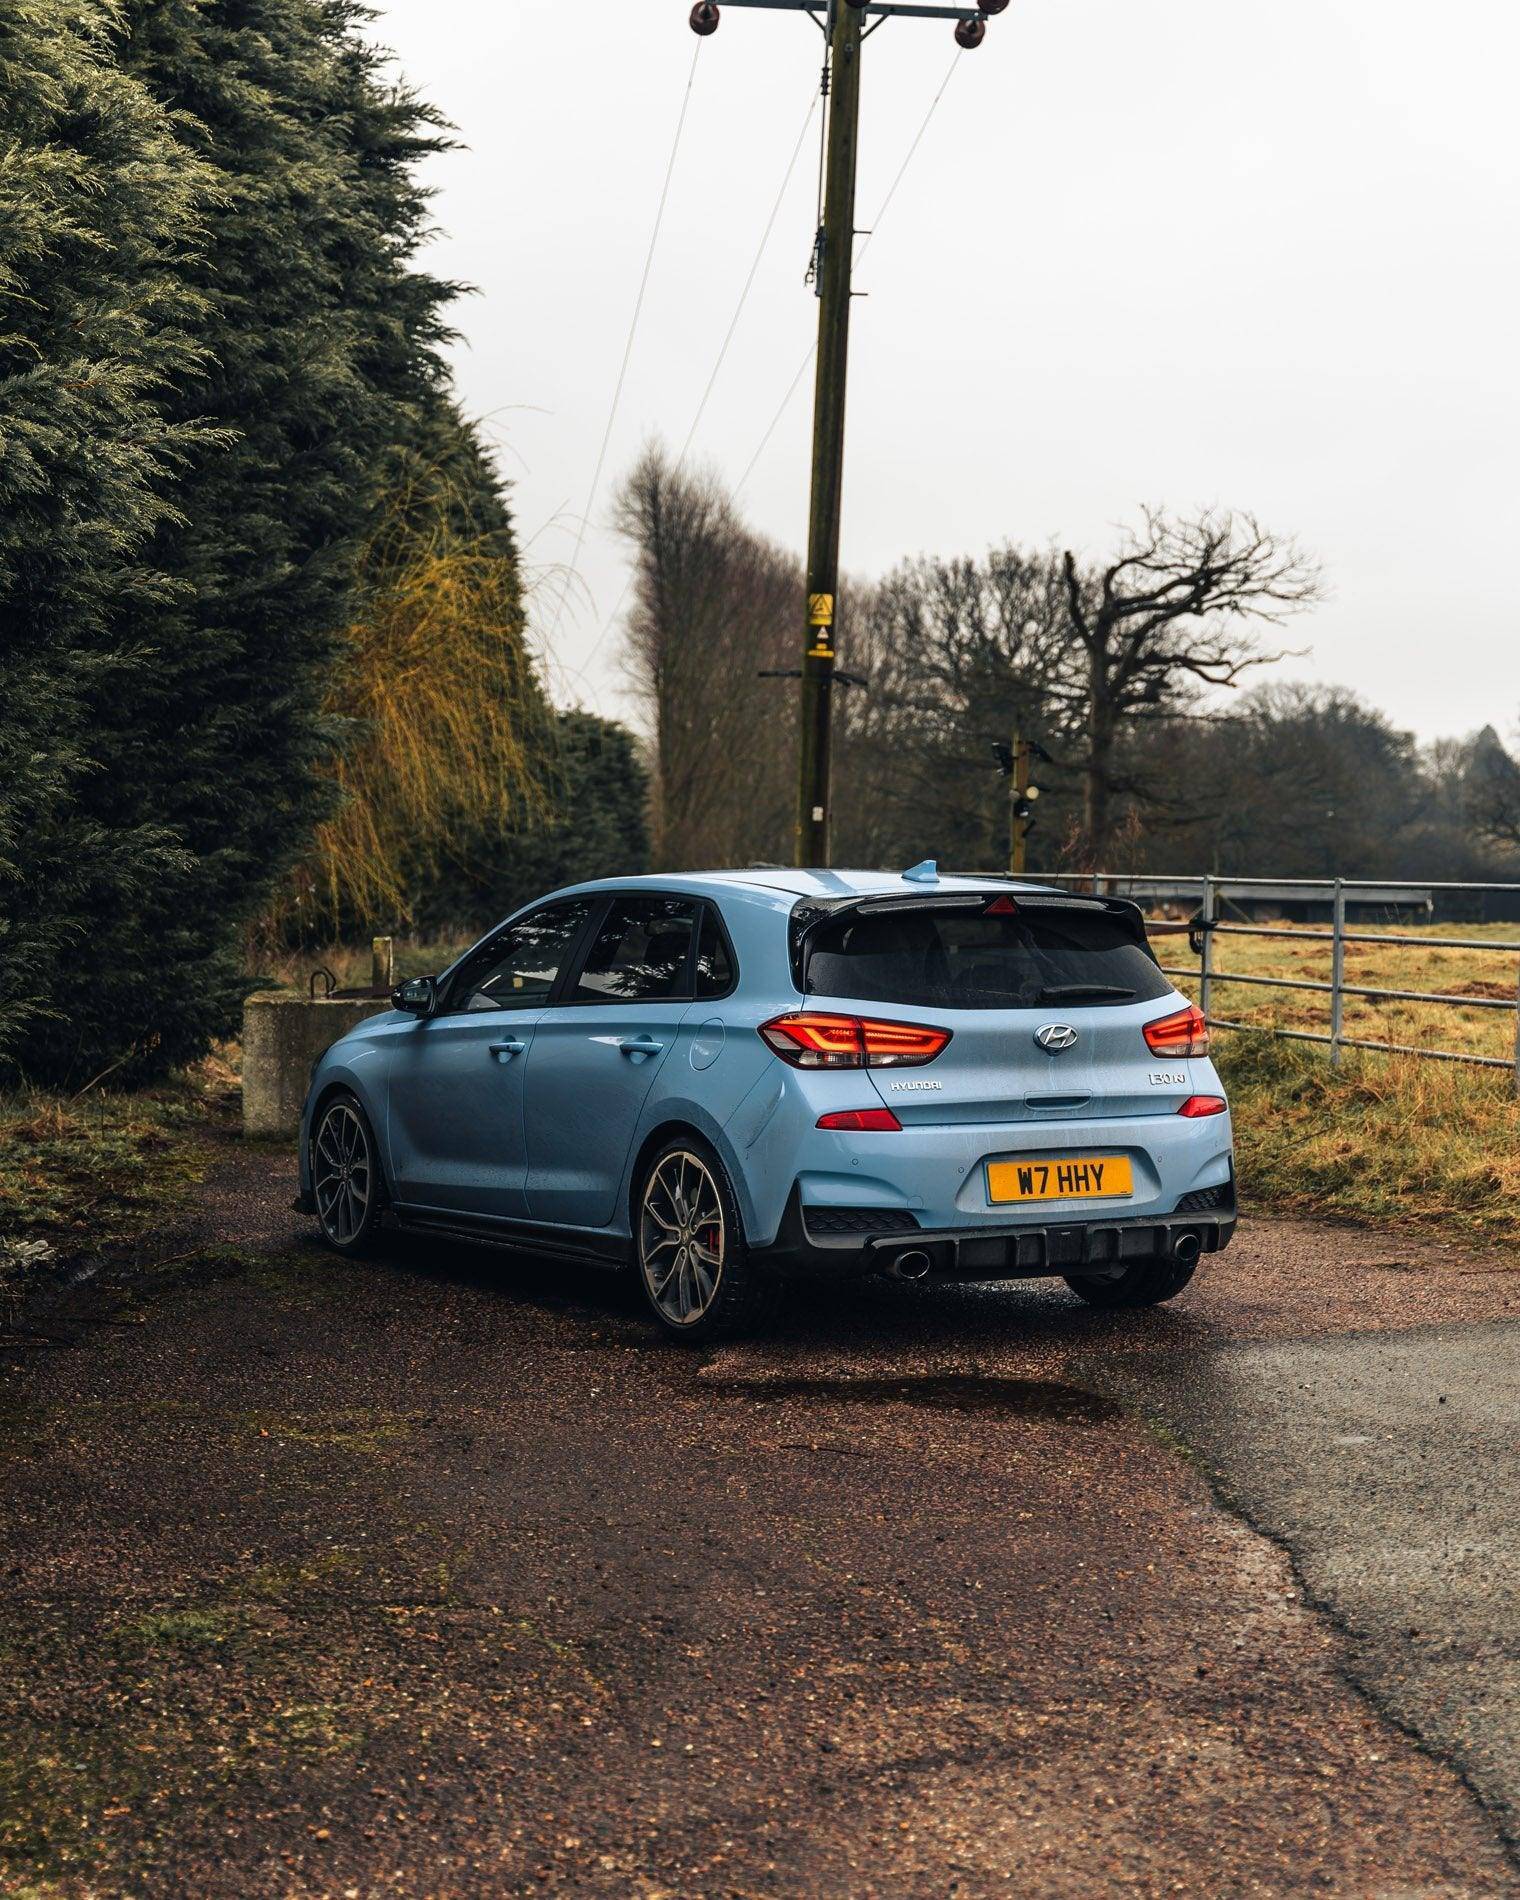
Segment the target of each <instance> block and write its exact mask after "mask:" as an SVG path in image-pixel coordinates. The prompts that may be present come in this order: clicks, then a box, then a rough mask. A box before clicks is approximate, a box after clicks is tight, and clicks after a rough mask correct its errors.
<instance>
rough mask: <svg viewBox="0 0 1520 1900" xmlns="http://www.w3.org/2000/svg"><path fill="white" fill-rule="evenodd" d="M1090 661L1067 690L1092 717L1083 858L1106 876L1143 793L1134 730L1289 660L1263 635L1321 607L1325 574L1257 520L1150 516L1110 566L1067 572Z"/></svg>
mask: <svg viewBox="0 0 1520 1900" xmlns="http://www.w3.org/2000/svg"><path fill="white" fill-rule="evenodd" d="M1062 569H1063V573H1064V578H1065V595H1066V616H1067V623H1068V627H1069V629H1070V635H1071V639H1072V642H1073V644H1074V646H1075V648H1076V656H1075V657H1076V658H1077V660H1078V662H1079V665H1078V669H1077V676H1076V677H1075V678H1070V679H1064V680H1062V681H1061V682H1059V684H1058V689H1057V690H1058V691H1060V692H1061V693H1062V694H1064V695H1065V696H1067V697H1068V698H1072V699H1075V701H1076V702H1077V703H1078V704H1079V705H1080V707H1081V713H1082V725H1083V734H1082V753H1081V766H1082V773H1083V801H1082V855H1083V857H1084V858H1085V859H1086V861H1087V862H1088V863H1089V864H1090V865H1092V866H1093V867H1095V868H1096V866H1097V865H1098V862H1099V860H1100V859H1101V858H1102V857H1103V855H1104V853H1105V852H1106V851H1107V850H1108V848H1109V845H1110V843H1111V841H1112V838H1113V831H1114V801H1115V799H1116V797H1117V796H1119V795H1122V794H1123V793H1125V792H1129V791H1134V790H1136V789H1137V786H1136V785H1135V784H1134V783H1133V782H1132V781H1131V779H1130V778H1129V777H1128V776H1127V775H1126V773H1125V771H1124V769H1123V766H1122V764H1121V757H1122V753H1121V744H1120V741H1121V737H1122V734H1123V732H1124V729H1125V724H1126V721H1128V720H1131V719H1133V718H1135V717H1136V716H1138V715H1143V714H1145V713H1147V712H1150V711H1171V712H1175V711H1178V710H1180V709H1181V708H1182V707H1184V706H1185V705H1186V704H1187V703H1188V702H1189V701H1190V700H1191V699H1192V698H1193V697H1195V696H1196V694H1197V693H1198V691H1199V690H1200V689H1201V688H1203V687H1205V686H1233V685H1235V684H1236V682H1237V681H1238V680H1239V679H1240V678H1241V676H1242V674H1244V673H1246V672H1248V671H1249V670H1250V669H1251V668H1253V667H1258V666H1266V665H1269V664H1271V663H1272V662H1273V661H1276V660H1280V659H1283V658H1285V657H1287V656H1286V652H1285V651H1278V650H1271V649H1268V648H1264V647H1263V646H1262V645H1261V643H1260V641H1259V640H1258V638H1257V635H1256V631H1255V629H1256V627H1257V626H1260V625H1267V626H1276V625H1280V624H1281V623H1282V622H1283V621H1284V620H1286V619H1287V618H1288V617H1289V616H1290V615H1291V614H1294V613H1296V612H1298V611H1299V610H1300V609H1302V608H1304V607H1307V606H1309V605H1310V604H1312V603H1313V602H1314V601H1317V600H1318V599H1320V598H1321V594H1322V582H1321V577H1320V570H1319V568H1318V565H1317V564H1316V563H1315V562H1314V561H1312V560H1310V559H1309V558H1308V557H1307V556H1305V555H1304V554H1303V553H1302V552H1301V551H1300V549H1299V548H1298V546H1297V545H1296V543H1295V542H1293V541H1292V540H1286V539H1282V538H1280V537H1278V536H1275V535H1272V534H1270V533H1268V532H1267V530H1266V529H1264V528H1263V527H1261V526H1260V524H1259V523H1258V522H1257V521H1256V520H1255V519H1254V518H1253V517H1252V516H1250V515H1233V514H1229V513H1226V512H1219V511H1216V510H1207V511H1205V512H1203V513H1200V514H1198V515H1195V516H1171V515H1168V514H1166V513H1165V512H1164V511H1163V510H1161V509H1156V508H1152V509H1147V510H1146V511H1145V515H1144V518H1143V521H1142V523H1141V526H1140V527H1139V528H1137V529H1135V530H1132V531H1131V532H1129V533H1128V534H1127V535H1126V537H1125V539H1124V542H1123V544H1122V545H1121V547H1120V549H1119V552H1118V555H1117V557H1116V558H1115V559H1114V560H1112V561H1111V562H1109V563H1108V565H1107V566H1103V567H1099V568H1095V569H1094V568H1086V567H1083V566H1081V565H1079V564H1078V562H1077V559H1076V557H1075V556H1074V555H1073V554H1071V553H1069V552H1068V553H1067V554H1066V555H1065V557H1064V560H1063V562H1062Z"/></svg>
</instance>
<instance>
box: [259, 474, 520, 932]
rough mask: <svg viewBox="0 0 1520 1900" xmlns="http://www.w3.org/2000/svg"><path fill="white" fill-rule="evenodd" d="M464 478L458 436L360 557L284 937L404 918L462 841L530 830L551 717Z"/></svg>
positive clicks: (497, 553)
mask: <svg viewBox="0 0 1520 1900" xmlns="http://www.w3.org/2000/svg"><path fill="white" fill-rule="evenodd" d="M461 464H463V465H461ZM471 473H472V471H471V470H470V468H469V457H468V454H467V442H466V448H465V449H464V450H461V451H460V452H459V453H457V454H456V455H455V456H454V457H453V458H452V461H451V464H449V465H445V466H438V467H434V468H431V469H427V470H424V471H423V472H421V473H420V474H419V475H418V476H416V477H415V478H414V479H412V480H410V481H408V482H405V483H404V484H402V485H401V486H400V487H399V488H398V489H397V490H396V491H395V492H394V493H393V494H392V496H391V497H390V500H389V503H388V506H387V510H386V513H385V515H384V517H383V519H382V520H381V522H380V524H379V526H378V527H377V529H376V531H375V533H374V535H373V536H372V538H371V540H370V542H369V544H368V546H367V547H366V549H365V552H364V555H363V558H362V559H361V561H360V564H359V579H360V584H361V593H360V597H359V609H358V611H357V612H356V613H355V615H354V617H353V618H352V619H351V620H350V621H349V623H348V624H347V625H346V626H345V627H344V629H343V630H342V633H341V635H340V637H339V640H338V643H337V648H336V651H335V653H334V655H333V660H332V663H331V665H330V667H329V669H328V674H327V692H326V696H325V699H324V702H323V713H324V716H325V718H326V720H327V722H328V725H329V728H330V729H331V730H333V731H334V732H335V733H336V734H337V735H338V736H339V743H338V745H337V747H336V749H335V751H334V752H333V754H332V755H331V757H330V758H329V759H328V761H327V762H326V763H325V764H324V766H323V767H322V768H321V769H322V772H323V774H324V777H325V778H326V780H327V782H328V785H329V788H330V791H331V794H332V796H331V798H330V800H329V804H330V807H331V815H330V816H329V817H328V818H327V819H325V820H324V821H323V822H322V823H321V824H320V825H319V826H318V827H317V830H316V833H315V836H314V838H313V840H312V842H311V844H310V847H309V849H308V850H307V852H306V853H305V854H304V856H303V857H302V859H301V861H300V862H299V864H298V865H297V866H296V868H295V871H294V873H293V875H292V877H291V878H290V880H289V883H288V886H287V888H286V890H285V892H284V893H283V895H282V897H281V898H280V900H279V901H278V902H277V904H276V906H275V909H274V912H273V919H272V921H273V922H274V924H275V926H276V927H277V929H279V930H280V931H282V932H284V933H287V934H288V933H290V932H292V931H294V932H296V933H297V934H299V935H303V936H310V935H312V934H324V933H325V934H331V933H333V932H336V931H341V930H342V929H343V928H344V927H346V926H349V925H363V926H369V925H372V924H381V923H407V922H410V921H412V919H413V917H414V915H415V911H416V906H417V904H418V902H419V900H420V899H422V898H425V896H426V894H427V893H428V892H429V891H431V890H432V889H433V887H434V886H435V885H436V884H437V882H438V881H439V877H440V873H441V872H442V871H443V869H444V867H445V866H446V865H447V864H448V863H449V861H450V859H451V858H452V857H453V856H454V855H455V854H456V853H457V852H458V851H460V850H461V849H464V848H468V846H467V844H466V841H472V842H476V844H477V848H478V841H479V840H480V839H482V838H483V837H486V836H489V835H490V834H491V833H493V832H494V833H496V834H497V835H498V836H500V837H501V838H502V839H504V840H506V839H511V838H514V837H516V836H517V835H518V834H520V833H522V832H523V831H531V830H533V829H534V828H536V827H538V826H540V825H541V824H543V823H544V822H545V819H546V816H547V813H546V805H545V799H544V795H543V786H544V778H545V773H544V763H545V756H546V753H547V751H548V749H549V745H550V738H551V732H552V720H551V716H550V713H549V709H548V705H547V702H546V701H545V699H544V696H543V693H542V690H541V688H540V685H539V681H538V676H537V673H536V671H535V669H534V666H533V662H532V658H531V655H530V653H529V651H528V647H527V642H526V631H525V628H526V621H525V615H524V611H523V601H522V592H521V578H520V570H519V566H518V561H517V554H516V549H515V547H514V545H513V541H512V536H511V532H510V528H509V526H508V524H507V521H506V517H505V512H504V510H502V509H500V508H498V509H497V510H496V511H495V519H494V523H493V520H492V514H493V511H492V508H491V505H490V488H489V486H488V485H485V484H483V483H482V482H481V481H480V480H479V479H471V478H470V477H471Z"/></svg>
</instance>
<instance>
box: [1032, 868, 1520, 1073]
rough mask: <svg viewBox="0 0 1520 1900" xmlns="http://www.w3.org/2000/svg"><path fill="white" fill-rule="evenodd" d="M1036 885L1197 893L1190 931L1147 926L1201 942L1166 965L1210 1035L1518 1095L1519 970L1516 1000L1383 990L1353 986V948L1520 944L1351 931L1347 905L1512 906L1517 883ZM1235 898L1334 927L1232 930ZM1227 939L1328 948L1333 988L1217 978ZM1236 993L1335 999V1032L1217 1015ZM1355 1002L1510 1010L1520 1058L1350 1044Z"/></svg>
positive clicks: (1139, 881) (1047, 878)
mask: <svg viewBox="0 0 1520 1900" xmlns="http://www.w3.org/2000/svg"><path fill="white" fill-rule="evenodd" d="M1031 881H1032V882H1040V883H1049V884H1067V885H1076V886H1080V887H1081V888H1083V889H1085V890H1092V891H1097V892H1102V893H1104V894H1107V895H1112V896H1123V897H1132V898H1135V899H1136V900H1139V899H1140V898H1142V897H1143V896H1145V895H1147V894H1149V895H1150V896H1151V897H1152V899H1153V900H1158V899H1159V900H1160V901H1165V902H1177V901H1179V900H1182V901H1189V894H1190V893H1191V892H1195V891H1196V893H1197V896H1198V909H1197V911H1196V913H1195V914H1194V916H1193V917H1192V918H1190V919H1189V920H1188V921H1187V922H1186V923H1173V922H1169V921H1168V920H1166V919H1162V918H1156V917H1150V918H1148V919H1147V922H1148V924H1149V927H1150V929H1151V931H1152V933H1153V934H1158V935H1162V934H1165V935H1183V934H1186V935H1189V936H1190V937H1192V938H1195V939H1196V948H1197V949H1198V963H1197V966H1196V968H1191V969H1181V968H1178V967H1177V966H1176V965H1174V964H1167V963H1163V964H1162V965H1161V968H1162V969H1163V970H1164V971H1165V972H1166V974H1167V975H1168V976H1172V977H1184V978H1187V979H1188V980H1190V981H1192V982H1196V983H1197V985H1198V1002H1199V1007H1200V1008H1201V1009H1202V1011H1203V1013H1204V1015H1205V1016H1206V1017H1207V1018H1208V1021H1209V1025H1210V1027H1211V1028H1215V1029H1231V1030H1236V1031H1241V1032H1244V1033H1246V1034H1250V1035H1265V1036H1280V1037H1282V1038H1284V1039H1286V1040H1288V1041H1291V1042H1313V1043H1319V1044H1321V1045H1322V1046H1324V1047H1326V1048H1328V1049H1329V1051H1330V1061H1331V1063H1332V1064H1333V1065H1334V1066H1335V1067H1337V1068H1338V1067H1339V1066H1340V1060H1341V1051H1342V1050H1344V1049H1371V1050H1375V1051H1377V1052H1378V1053H1380V1054H1384V1055H1404V1056H1416V1057H1418V1058H1419V1059H1420V1060H1422V1061H1426V1062H1463V1063H1468V1064H1470V1065H1472V1066H1473V1067H1475V1068H1482V1069H1505V1070H1508V1071H1510V1072H1512V1073H1513V1076H1514V1088H1515V1093H1516V1095H1517V1096H1520V963H1517V966H1516V983H1515V994H1514V996H1513V997H1505V996H1459V995H1453V994H1451V993H1450V992H1447V991H1439V990H1396V989H1381V988H1376V987H1373V986H1370V985H1368V984H1365V983H1348V982H1347V981H1346V946H1347V945H1348V944H1399V943H1404V944H1411V945H1416V946H1418V947H1419V948H1421V949H1427V950H1477V951H1482V952H1484V953H1485V954H1486V955H1490V956H1494V955H1501V956H1502V955H1512V956H1515V957H1517V958H1520V941H1515V942H1496V941H1495V940H1494V939H1493V938H1491V937H1457V936H1451V937H1433V936H1425V935H1421V934H1419V933H1417V932H1411V931H1397V930H1375V931H1370V930H1354V929H1348V928H1347V926H1346V911H1347V905H1348V903H1353V904H1354V903H1360V904H1362V905H1368V904H1371V905H1374V906H1375V905H1383V906H1386V907H1388V908H1395V909H1411V908H1416V909H1425V910H1427V911H1429V910H1430V909H1432V908H1433V899H1434V894H1435V893H1436V892H1438V891H1439V892H1456V891H1461V892H1478V891H1482V892H1490V891H1502V892H1504V893H1506V894H1507V895H1508V896H1510V897H1511V898H1520V884H1498V883H1490V884H1462V883H1442V882H1430V881H1428V880H1424V879H1422V880H1420V881H1418V882H1417V883H1410V884H1396V883H1390V881H1389V880H1388V879H1386V878H1382V879H1375V880H1374V879H1364V878H1340V877H1335V878H1255V877H1214V876H1208V875H1197V874H1194V875H1191V876H1182V877H1175V876H1163V875H1161V874H1159V873H1157V874H1156V875H1154V876H1152V875H1134V874H1131V873H1128V872H1107V871H1099V872H1087V871H1083V872H1069V871H1067V872H1063V871H1057V872H1052V873H1048V874H1046V875H1044V876H1041V877H1039V878H1035V879H1031ZM1232 897H1234V898H1236V899H1237V900H1249V899H1251V898H1252V897H1255V898H1256V899H1258V900H1265V901H1273V902H1284V901H1286V902H1304V901H1311V902H1312V901H1319V902H1328V904H1329V908H1330V928H1329V930H1328V931H1325V930H1305V929H1302V928H1299V927H1297V926H1294V925H1285V924H1253V923H1248V922H1244V921H1240V920H1238V919H1237V920H1236V921H1231V920H1229V919H1228V918H1227V917H1225V916H1224V915H1223V914H1222V910H1223V907H1224V906H1225V905H1226V904H1227V903H1228V902H1229V900H1230V899H1231V898H1232ZM1221 937H1268V938H1273V937H1276V938H1294V939H1297V940H1299V941H1307V942H1312V943H1320V944H1325V945H1327V946H1328V948H1329V951H1330V981H1329V982H1328V983H1323V982H1317V981H1314V980H1312V979H1310V978H1307V977H1290V976H1257V975H1254V974H1249V973H1237V972H1234V971H1230V970H1223V969H1220V968H1219V966H1218V964H1217V962H1216V959H1215V943H1216V941H1217V940H1218V939H1219V938H1221ZM1233 984H1244V985H1252V986H1255V987H1257V988H1261V989H1272V990H1299V991H1312V992H1314V993H1315V994H1317V995H1321V996H1326V997H1328V998H1329V1000H1330V1027H1329V1030H1328V1031H1326V1030H1322V1029H1290V1028H1286V1027H1284V1026H1282V1025H1279V1024H1276V1023H1246V1022H1239V1021H1236V1020H1232V1019H1231V1018H1230V1017H1227V1016H1219V1015H1216V1014H1215V1011H1214V1007H1213V1005H1214V993H1215V991H1216V990H1217V989H1219V988H1221V987H1224V986H1226V985H1233ZM1348 997H1352V998H1357V999H1360V1000H1370V1001H1380V1002H1397V1003H1416V1004H1420V1005H1422V1006H1428V1007H1430V1008H1435V1009H1452V1008H1460V1009H1498V1010H1504V1011H1505V1012H1507V1013H1508V1014H1509V1015H1510V1016H1513V1017H1514V1019H1515V1039H1514V1053H1513V1055H1510V1056H1491V1055H1478V1054H1475V1053H1474V1052H1472V1051H1471V1050H1466V1049H1425V1048H1421V1047H1420V1046H1419V1045H1417V1044H1414V1043H1402V1042H1384V1041H1379V1040H1377V1039H1375V1038H1372V1037H1367V1036H1352V1035H1348V1034H1347V1033H1346V1025H1345V1010H1346V999H1347V998H1348Z"/></svg>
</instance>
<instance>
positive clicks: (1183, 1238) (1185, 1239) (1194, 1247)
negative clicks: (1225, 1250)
mask: <svg viewBox="0 0 1520 1900" xmlns="http://www.w3.org/2000/svg"><path fill="white" fill-rule="evenodd" d="M1202 1252H1203V1242H1202V1241H1201V1240H1200V1239H1199V1237H1198V1236H1197V1234H1179V1235H1178V1236H1177V1238H1176V1239H1175V1240H1174V1241H1173V1242H1172V1258H1173V1259H1174V1260H1175V1261H1176V1262H1177V1264H1178V1266H1180V1267H1195V1266H1197V1264H1198V1256H1199V1255H1200V1254H1201V1253H1202Z"/></svg>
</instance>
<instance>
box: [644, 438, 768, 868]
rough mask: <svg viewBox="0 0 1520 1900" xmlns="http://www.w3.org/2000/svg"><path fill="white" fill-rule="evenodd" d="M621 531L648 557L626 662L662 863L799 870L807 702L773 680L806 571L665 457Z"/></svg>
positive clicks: (649, 466) (651, 461)
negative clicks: (646, 742)
mask: <svg viewBox="0 0 1520 1900" xmlns="http://www.w3.org/2000/svg"><path fill="white" fill-rule="evenodd" d="M617 524H618V528H619V531H620V532H621V533H622V534H623V535H624V537H625V538H626V539H627V540H628V541H629V542H630V543H631V545H632V548H633V552H634V561H635V580H634V604H633V608H632V611H631V613H630V614H629V617H628V623H627V628H626V631H625V636H624V644H623V653H622V661H623V667H624V672H625V676H626V678H627V680H628V683H629V685H630V687H631V689H632V691H633V693H634V695H635V697H636V698H637V699H638V700H639V701H640V702H641V704H642V705H643V707H644V710H645V714H646V717H647V720H648V724H649V730H650V732H651V736H652V740H653V759H652V767H653V770H652V774H651V776H652V785H653V800H654V811H653V813H652V814H651V817H652V830H653V842H654V852H655V862H656V863H657V864H662V865H672V864H683V865H713V866H719V865H731V864H744V863H748V862H751V861H753V860H754V859H757V858H765V859H774V858H777V857H779V856H781V855H782V854H783V853H785V854H786V855H788V856H789V855H790V843H791V834H792V821H793V811H792V805H793V800H794V798H795V789H794V788H795V783H796V780H795V747H794V744H793V741H792V724H793V709H794V705H795V689H794V690H793V691H792V692H788V690H787V682H785V681H784V680H765V679H761V678H760V677H759V675H760V673H761V672H762V671H763V670H764V669H766V668H781V667H785V666H786V665H787V664H788V663H790V664H792V665H795V664H796V658H797V648H798V637H799V636H798V622H799V617H800V606H801V601H802V569H801V564H800V563H799V562H798V561H797V560H796V559H795V558H794V557H793V556H791V555H789V554H787V553H785V552H784V551H783V550H781V549H780V548H777V547H775V546H773V545H772V544H771V543H770V542H768V541H765V540H763V539H761V538H760V537H759V536H757V535H754V534H752V533H750V532H749V530H748V529H747V528H745V526H744V525H743V523H742V522H741V521H740V520H739V518H738V516H737V515H736V514H735V512H734V509H733V506H732V504H731V503H730V501H729V499H728V497H727V495H726V493H725V492H724V491H723V489H722V488H721V487H720V486H719V484H718V483H717V482H716V481H714V480H713V479H712V478H711V477H710V476H706V475H694V474H691V473H688V472H686V471H683V470H682V469H680V468H679V467H677V466H676V465H674V464H673V463H672V462H671V460H670V458H669V457H668V456H667V455H666V454H665V452H664V450H663V449H662V448H660V447H658V446H655V447H651V448H650V449H648V450H647V451H646V452H645V454H644V455H643V456H642V457H641V459H640V460H639V462H638V464H637V466H636V467H635V468H634V469H633V471H632V473H631V474H630V475H629V476H628V478H627V480H626V481H625V482H624V484H623V487H622V490H621V493H620V495H619V499H618V514H617Z"/></svg>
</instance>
